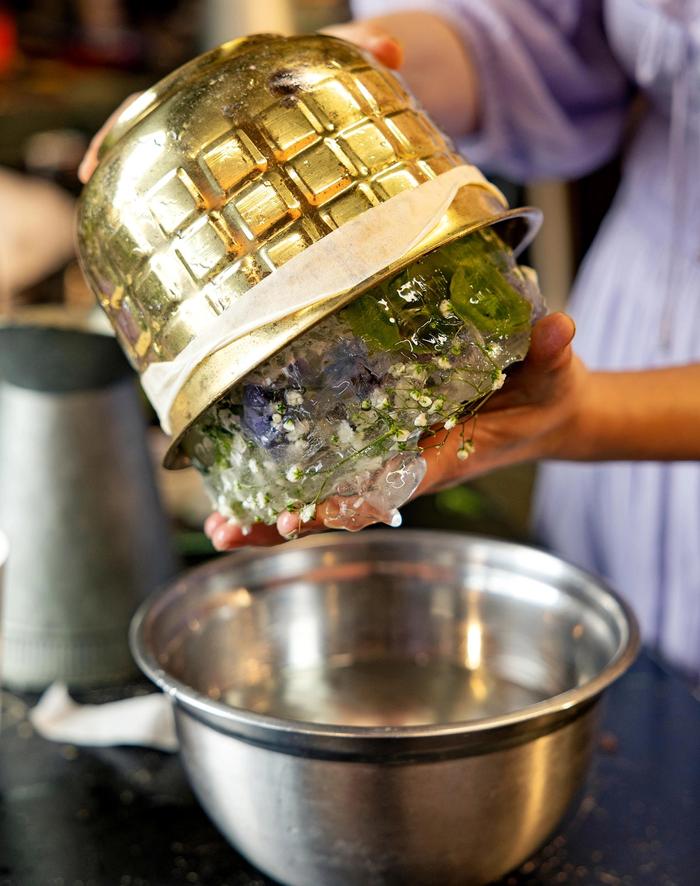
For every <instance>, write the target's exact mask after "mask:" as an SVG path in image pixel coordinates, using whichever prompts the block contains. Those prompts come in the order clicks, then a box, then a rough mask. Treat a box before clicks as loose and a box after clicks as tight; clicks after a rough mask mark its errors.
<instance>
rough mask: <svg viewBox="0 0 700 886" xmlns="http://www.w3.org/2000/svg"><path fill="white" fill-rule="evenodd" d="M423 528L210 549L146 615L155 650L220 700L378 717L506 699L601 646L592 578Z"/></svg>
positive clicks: (460, 718) (601, 623)
mask: <svg viewBox="0 0 700 886" xmlns="http://www.w3.org/2000/svg"><path fill="white" fill-rule="evenodd" d="M373 535H374V536H375V538H374V540H373V541H372V542H371V543H370V537H371V536H373ZM400 535H403V533H397V534H395V539H396V542H398V537H399V536H400ZM426 536H427V538H430V535H429V534H425V533H424V534H421V536H420V540H419V541H417V543H416V545H415V546H410V545H407V544H405V543H403V544H400V545H399V544H396V543H394V542H393V541H392V537H391V534H388V535H386V536H385V538H386V539H387V540H386V544H384V545H382V543H380V542H379V539H378V537H377V535H376V534H375V533H370V534H369V535H368V538H367V541H366V542H362V541H360V540H359V539H357V537H355V538H353V539H348V541H349V542H350V543H343V544H334V545H333V546H332V548H331V547H328V548H327V549H325V550H324V549H323V548H321V549H317V548H314V547H313V545H311V546H309V545H308V544H306V545H304V544H302V545H292V546H286V549H283V550H278V551H277V552H276V553H275V554H273V555H262V556H261V555H257V556H254V557H233V558H231V559H230V560H228V561H223V562H222V561H219V562H218V564H216V566H215V567H213V568H212V569H210V570H209V571H208V572H206V571H205V572H202V573H201V574H200V575H201V580H200V581H199V582H198V584H199V587H197V588H193V587H192V579H188V580H187V581H188V594H187V595H184V596H183V604H182V607H183V608H182V611H180V609H178V607H174V608H173V607H171V609H170V610H169V613H170V614H169V616H168V618H164V617H162V618H159V619H158V622H157V625H158V631H159V632H160V636H159V638H157V644H158V646H159V647H160V649H161V650H163V652H162V653H161V655H160V664H161V665H162V666H163V667H164V668H165V669H166V670H167V671H168V672H169V673H170V674H171V675H172V676H174V677H175V678H176V679H178V680H180V681H181V682H183V683H185V684H187V685H188V686H190V687H192V688H194V689H195V690H197V691H198V692H200V693H201V694H202V695H205V696H208V697H210V698H213V699H216V700H219V701H222V702H224V703H226V704H228V705H230V706H232V707H235V708H242V709H245V710H248V711H252V712H255V713H258V714H266V715H271V716H273V717H276V718H281V719H287V720H294V721H305V722H308V723H316V724H329V725H342V726H355V727H357V726H371V727H383V726H385V727H392V726H420V725H431V724H447V723H456V722H465V721H470V720H476V719H481V718H484V717H492V716H498V715H501V714H506V713H510V712H513V711H517V710H520V709H522V708H525V707H528V706H529V705H532V704H535V703H537V702H540V701H543V700H545V699H548V698H551V697H552V696H555V695H558V694H559V693H562V692H565V691H566V690H568V689H573V688H574V687H577V686H580V685H582V684H584V683H586V682H587V681H588V680H590V679H592V678H593V677H595V676H596V675H597V674H599V673H600V672H601V671H602V670H603V669H604V668H605V667H606V666H607V665H608V664H609V663H610V661H611V660H612V659H613V658H614V657H615V654H616V651H617V650H618V649H619V647H620V644H621V641H622V639H623V638H622V637H621V636H620V624H621V620H620V613H619V612H617V611H616V610H615V609H614V608H611V605H610V602H609V598H607V596H606V595H605V594H604V593H603V592H602V591H600V590H599V589H598V588H597V586H596V585H595V584H594V583H593V581H591V583H590V587H586V585H585V577H584V578H583V579H582V577H581V574H577V576H576V581H575V582H574V581H573V580H572V579H571V572H570V569H571V568H570V567H568V566H566V564H562V563H561V562H560V561H557V560H555V559H554V558H550V557H548V556H547V555H544V554H542V553H540V552H538V551H535V550H531V551H530V550H528V549H527V548H522V547H518V546H511V545H503V546H502V547H500V546H498V545H494V543H491V542H489V543H488V548H487V547H483V549H480V547H479V542H478V541H473V540H472V541H470V542H469V555H468V556H465V550H464V549H461V550H460V547H459V546H454V547H453V548H450V547H442V548H441V547H436V548H434V549H432V550H431V547H430V544H429V541H427V540H426ZM319 544H320V543H319ZM327 544H328V543H327V542H326V545H327ZM183 619H184V623H183ZM185 624H186V625H187V627H185V626H184V625H185Z"/></svg>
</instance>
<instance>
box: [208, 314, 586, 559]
mask: <svg viewBox="0 0 700 886" xmlns="http://www.w3.org/2000/svg"><path fill="white" fill-rule="evenodd" d="M573 336H574V323H573V321H572V320H571V318H570V317H568V316H566V315H565V314H560V313H558V314H551V315H550V316H548V317H545V318H543V319H542V320H540V321H539V322H538V323H537V324H536V325H535V326H534V327H533V330H532V343H531V345H530V350H529V352H528V355H527V357H526V358H525V360H524V361H523V362H522V363H521V364H519V365H518V366H515V367H513V368H512V369H511V370H510V371H509V373H508V379H507V381H506V384H505V386H504V387H503V389H502V390H500V391H499V392H498V393H497V394H495V395H494V396H493V397H492V398H491V399H490V400H489V401H488V402H487V404H486V405H485V406H484V408H483V409H482V410H481V411H480V412H479V414H478V416H477V417H476V418H471V419H469V420H467V421H466V422H464V423H463V424H460V425H457V426H456V427H455V428H453V429H452V430H451V431H449V432H447V431H445V430H444V429H442V430H437V431H435V432H434V433H433V434H432V435H431V436H429V437H426V438H424V439H423V440H422V441H421V447H422V449H423V458H424V459H425V461H426V464H427V471H426V475H425V478H424V480H423V482H422V483H421V485H420V487H419V489H418V491H417V493H416V495H423V494H425V493H429V492H435V491H437V490H439V489H444V488H447V487H449V486H455V485H457V484H459V483H462V482H464V481H465V480H468V479H470V478H472V477H475V476H477V475H479V474H483V473H485V472H487V471H491V470H493V469H494V468H498V467H505V466H506V465H513V464H517V463H520V462H525V461H532V460H535V459H539V458H563V457H566V458H577V457H585V455H586V453H585V452H584V451H583V446H584V444H583V443H582V442H581V440H580V434H579V432H578V425H579V420H580V416H581V413H582V412H583V411H584V408H585V399H586V393H587V381H588V378H589V374H588V371H587V369H586V368H585V366H584V365H583V363H582V362H581V361H580V360H579V359H578V357H576V356H575V355H574V354H573V352H572V349H571V341H572V339H573ZM465 440H469V441H472V442H473V445H474V452H473V454H472V455H470V456H469V458H468V459H466V460H465V461H462V460H460V457H459V455H458V452H459V451H460V450H462V451H463V450H464V441H465ZM335 510H337V500H334V499H330V500H329V501H327V502H323V503H322V504H321V505H319V508H318V510H317V513H316V518H315V519H314V520H313V521H311V522H308V523H304V524H301V523H300V519H299V516H298V514H292V513H289V512H284V513H282V514H280V516H279V518H278V520H277V525H276V526H263V525H257V526H253V527H252V529H251V531H250V533H249V534H247V535H245V534H244V533H243V530H242V529H241V527H240V526H238V525H237V524H235V523H231V522H228V521H227V520H226V518H225V517H223V516H222V515H221V514H212V515H211V516H210V517H209V519H208V520H207V522H206V524H205V532H206V533H207V535H208V536H209V538H210V539H211V540H212V543H213V544H214V547H216V548H217V549H218V550H231V549H233V548H237V547H242V546H244V545H273V544H279V543H280V542H282V541H285V540H286V539H288V538H290V537H294V536H297V535H305V534H308V533H311V532H318V531H322V530H323V529H324V528H325V527H324V523H323V520H324V517H325V516H326V515H327V514H328V513H333V512H334V511H335Z"/></svg>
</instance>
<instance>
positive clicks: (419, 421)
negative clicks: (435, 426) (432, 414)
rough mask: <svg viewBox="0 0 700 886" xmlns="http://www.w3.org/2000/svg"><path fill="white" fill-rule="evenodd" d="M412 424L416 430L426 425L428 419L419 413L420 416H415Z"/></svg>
mask: <svg viewBox="0 0 700 886" xmlns="http://www.w3.org/2000/svg"><path fill="white" fill-rule="evenodd" d="M413 424H414V425H415V426H416V427H417V428H424V427H425V426H426V425H427V424H428V417H427V416H426V415H424V414H423V413H422V412H421V414H420V415H417V416H416V418H415V419H414V421H413Z"/></svg>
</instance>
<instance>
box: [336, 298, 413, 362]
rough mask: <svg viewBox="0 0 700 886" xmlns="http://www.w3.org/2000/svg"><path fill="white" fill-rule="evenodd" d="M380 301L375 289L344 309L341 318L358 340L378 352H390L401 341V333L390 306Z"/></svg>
mask: <svg viewBox="0 0 700 886" xmlns="http://www.w3.org/2000/svg"><path fill="white" fill-rule="evenodd" d="M380 299H381V296H380V294H379V293H378V287H375V288H373V289H371V290H370V291H369V292H366V293H365V294H364V295H361V296H360V297H359V298H357V299H355V301H354V302H351V303H350V304H349V305H348V306H347V307H346V308H344V309H343V311H342V318H343V320H345V321H346V322H347V323H348V324H349V326H350V328H351V329H352V331H353V333H354V334H355V335H356V336H357V337H358V338H361V339H362V340H363V341H366V342H367V343H368V344H371V345H373V346H374V347H375V348H378V349H380V350H385V351H391V350H392V349H393V348H395V347H396V345H397V344H398V343H399V342H400V341H401V333H400V332H399V329H398V324H397V322H396V317H395V316H394V314H393V311H392V310H391V308H390V306H389V305H387V304H386V303H382V301H381V300H380Z"/></svg>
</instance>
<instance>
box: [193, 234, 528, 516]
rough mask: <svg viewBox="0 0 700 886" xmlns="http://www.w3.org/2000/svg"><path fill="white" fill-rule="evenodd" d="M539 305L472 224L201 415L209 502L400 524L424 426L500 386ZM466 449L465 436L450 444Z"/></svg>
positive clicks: (502, 251)
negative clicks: (320, 506)
mask: <svg viewBox="0 0 700 886" xmlns="http://www.w3.org/2000/svg"><path fill="white" fill-rule="evenodd" d="M543 312H544V306H543V302H542V298H541V296H540V294H539V291H538V289H537V286H536V283H535V282H534V280H533V277H532V275H531V274H529V273H526V272H525V271H524V270H523V269H521V268H520V267H519V266H518V265H517V264H516V262H515V259H514V257H513V254H512V252H511V251H510V250H509V249H508V248H507V247H506V246H505V244H504V243H503V242H502V241H501V240H500V239H499V237H498V236H497V235H496V233H495V232H493V231H491V230H485V231H479V232H477V233H474V234H471V235H469V236H468V237H465V238H463V239H462V240H460V241H458V242H455V243H451V244H448V245H447V246H443V247H442V248H440V249H438V250H436V251H435V252H432V253H430V254H428V255H427V256H424V257H423V258H422V259H419V260H418V261H416V262H414V263H412V264H411V265H409V266H408V267H407V268H406V269H405V270H403V271H402V272H400V273H399V274H397V275H395V276H394V277H393V278H391V279H389V280H387V281H384V282H383V283H381V284H379V285H378V286H376V287H374V288H373V289H371V290H369V291H368V292H366V293H365V294H364V295H362V296H360V297H359V298H358V299H356V300H355V301H354V302H352V303H351V304H350V305H348V306H347V307H346V308H344V309H343V310H341V311H339V312H338V313H337V314H334V315H332V316H330V317H327V318H326V319H324V320H323V321H322V322H321V323H319V324H318V325H317V326H315V327H313V328H312V329H310V330H309V331H308V332H306V333H305V334H303V335H301V336H299V338H297V339H296V340H295V341H294V342H292V343H291V344H290V345H288V346H287V347H286V348H284V349H283V350H282V351H280V352H279V353H277V354H276V355H275V356H274V357H272V358H271V359H270V360H268V361H266V362H265V363H264V364H262V365H260V366H258V367H257V368H256V369H255V370H254V371H252V372H251V373H249V374H248V375H247V376H246V377H245V378H243V379H242V380H241V382H240V383H238V384H237V385H236V386H235V387H233V388H232V389H231V390H230V391H228V393H227V394H226V395H225V396H224V397H222V398H221V399H220V400H219V401H218V402H217V403H216V404H215V405H214V406H212V407H211V408H210V409H209V410H208V411H207V412H206V413H205V414H204V415H203V416H202V417H201V418H200V419H199V420H198V422H197V423H196V424H195V425H194V426H193V427H192V429H191V430H190V431H189V432H188V434H187V436H186V438H185V441H184V445H185V449H186V451H187V453H188V454H189V456H190V458H191V459H192V461H193V463H194V464H195V465H196V467H197V468H198V469H199V470H200V471H201V473H202V474H203V476H204V479H205V483H206V485H207V488H208V490H209V492H210V494H211V498H212V502H213V505H214V507H215V508H216V509H217V510H218V511H220V512H221V513H222V514H224V515H225V516H228V517H231V518H235V519H236V520H237V521H238V522H240V523H241V524H242V525H243V526H246V527H248V526H250V525H252V524H253V523H256V522H262V523H274V522H275V520H276V518H277V516H278V515H279V514H280V513H281V512H282V511H284V510H292V511H296V512H298V513H299V517H300V520H302V521H307V520H309V519H312V517H313V515H314V511H315V508H316V505H317V503H318V502H321V501H324V500H327V499H328V500H329V501H328V503H327V506H326V508H325V509H324V512H325V522H326V524H327V525H329V526H334V527H338V528H346V529H359V528H362V526H364V525H366V524H367V523H369V522H373V521H375V520H380V521H383V522H387V523H392V524H394V525H395V524H396V522H397V521H398V519H399V517H398V511H397V509H398V508H399V507H401V505H402V504H404V503H405V502H406V501H407V500H408V499H409V498H410V497H411V495H412V494H413V492H414V491H415V489H416V488H417V486H418V484H419V483H420V481H421V479H422V477H423V473H424V470H425V466H424V462H423V460H422V459H421V457H420V447H419V441H420V440H421V438H422V437H424V436H425V435H426V434H428V433H430V432H431V430H432V429H435V428H439V427H444V428H445V429H447V430H452V429H454V428H456V427H457V425H458V424H459V421H460V420H461V419H462V418H463V417H464V416H465V415H467V416H468V415H471V414H474V413H475V412H476V410H477V409H478V407H479V405H480V404H481V403H482V402H483V401H484V399H485V398H486V397H488V396H489V395H490V394H491V393H492V392H493V391H495V390H497V389H498V388H500V387H501V386H502V385H503V383H504V381H505V374H504V370H505V369H506V368H507V367H508V366H509V365H510V364H511V363H513V362H515V361H517V360H521V359H522V358H523V357H524V356H525V353H526V352H527V348H528V345H529V340H530V328H531V325H532V323H533V322H534V320H535V319H537V318H538V317H539V316H541V315H542V313H543ZM458 432H459V429H457V430H455V431H454V433H458ZM438 439H439V435H438ZM472 450H473V445H472V442H471V440H470V439H468V438H467V437H465V438H464V439H463V440H462V445H461V447H460V449H459V457H460V458H462V459H464V458H467V457H468V456H469V455H470V454H471V452H472Z"/></svg>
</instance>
